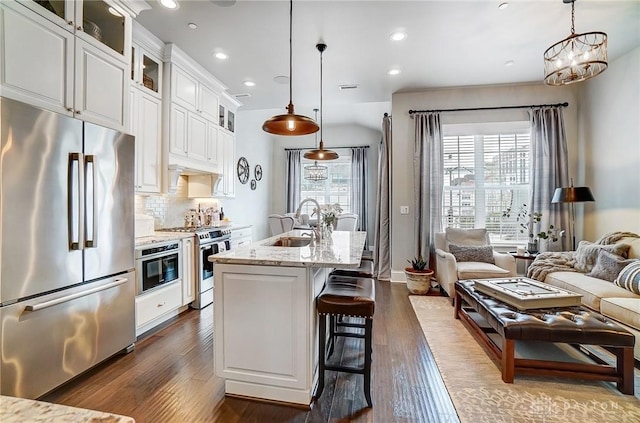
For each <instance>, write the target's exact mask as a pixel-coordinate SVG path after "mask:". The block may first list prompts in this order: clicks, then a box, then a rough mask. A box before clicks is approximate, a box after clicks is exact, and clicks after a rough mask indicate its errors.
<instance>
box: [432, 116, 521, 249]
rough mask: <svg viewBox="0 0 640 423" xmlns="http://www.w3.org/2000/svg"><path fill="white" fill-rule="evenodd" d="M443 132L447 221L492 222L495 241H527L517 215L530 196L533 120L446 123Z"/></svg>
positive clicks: (466, 225)
mask: <svg viewBox="0 0 640 423" xmlns="http://www.w3.org/2000/svg"><path fill="white" fill-rule="evenodd" d="M443 133H444V137H443V155H444V157H443V163H444V193H443V213H442V216H443V222H442V224H443V227H448V226H450V227H456V228H480V227H486V228H487V230H488V231H489V234H490V236H491V240H492V242H494V241H526V239H527V238H526V236H527V235H526V234H521V233H520V227H519V226H518V222H517V220H516V216H517V213H518V210H519V208H520V206H521V205H522V204H524V203H526V202H527V201H528V199H529V165H530V158H529V156H530V153H529V147H530V128H529V123H528V122H509V123H490V124H481V125H444V126H443ZM508 209H511V213H510V216H509V217H503V214H504V212H505V211H506V210H508Z"/></svg>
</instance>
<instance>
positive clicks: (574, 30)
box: [571, 0, 576, 35]
mask: <svg viewBox="0 0 640 423" xmlns="http://www.w3.org/2000/svg"><path fill="white" fill-rule="evenodd" d="M575 7H576V2H575V0H573V1H572V2H571V35H573V34H575V33H576V27H575V18H576V15H575V10H576V9H575Z"/></svg>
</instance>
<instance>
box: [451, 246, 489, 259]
mask: <svg viewBox="0 0 640 423" xmlns="http://www.w3.org/2000/svg"><path fill="white" fill-rule="evenodd" d="M449 252H450V253H451V254H453V256H454V257H455V258H456V261H479V262H483V263H491V264H494V263H495V262H494V260H493V247H492V246H491V245H483V246H468V245H456V244H449Z"/></svg>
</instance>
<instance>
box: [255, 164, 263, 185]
mask: <svg viewBox="0 0 640 423" xmlns="http://www.w3.org/2000/svg"><path fill="white" fill-rule="evenodd" d="M253 173H254V174H255V177H256V181H259V180H260V179H262V166H260V165H259V164H257V165H256V168H255V169H254V170H253Z"/></svg>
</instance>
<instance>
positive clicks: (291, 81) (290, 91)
mask: <svg viewBox="0 0 640 423" xmlns="http://www.w3.org/2000/svg"><path fill="white" fill-rule="evenodd" d="M292 40H293V0H290V2H289V105H291V104H293V41H292Z"/></svg>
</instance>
